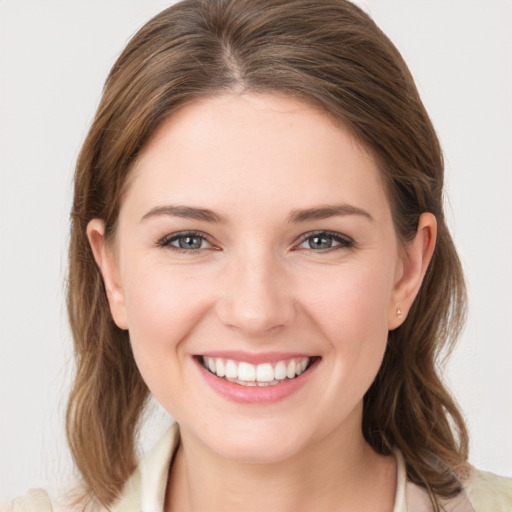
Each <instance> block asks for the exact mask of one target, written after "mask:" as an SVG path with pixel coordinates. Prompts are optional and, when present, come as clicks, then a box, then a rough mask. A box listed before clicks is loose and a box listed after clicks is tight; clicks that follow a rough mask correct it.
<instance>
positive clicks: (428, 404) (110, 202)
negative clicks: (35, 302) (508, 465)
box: [67, 0, 468, 505]
mask: <svg viewBox="0 0 512 512" xmlns="http://www.w3.org/2000/svg"><path fill="white" fill-rule="evenodd" d="M244 91H251V92H270V93H272V92H280V93H285V94H287V95H289V96H292V97H295V98H298V99H301V100H304V101H306V102H309V103H310V104H313V105H315V106H316V107H317V108H319V109H321V110H323V111H324V112H326V113H328V114H329V115H330V116H332V117H334V118H335V119H337V120H338V121H340V122H342V123H343V124H344V125H345V126H346V127H348V129H349V130H350V131H351V132H352V133H353V134H354V135H355V136H356V137H357V138H358V139H359V140H360V141H362V142H363V143H364V144H365V145H366V146H367V147H369V148H370V149H371V151H372V152H373V154H374V155H375V157H376V159H377V160H378V162H379V164H380V168H381V170H382V173H383V176H384V177H385V181H386V183H387V186H388V192H389V197H390V203H391V207H392V210H393V216H394V222H395V226H396V231H397V233H398V235H399V238H400V239H401V240H402V241H403V242H406V241H407V240H410V239H411V238H412V237H413V236H414V234H415V232H416V228H417V223H418V218H419V216H420V214H421V213H423V212H426V211H428V212H432V213H434V214H435V216H436V218H437V223H438V239H437V246H436V250H435V253H434V256H433V259H432V261H431V264H430V267H429V269H428V271H427V274H426V277H425V280H424V282H423V285H422V287H421V290H420V292H419V295H418V297H417V298H416V300H415V302H414V304H413V307H412V309H411V310H410V312H409V314H408V316H407V318H406V320H405V322H404V323H403V325H401V326H400V327H399V328H398V329H396V330H394V331H392V332H390V333H389V342H388V347H387V350H386V354H385V357H384V362H383V364H382V367H381V369H380V371H379V373H378V375H377V378H376V380H375V382H374V383H373V385H372V386H371V388H370V389H369V391H368V392H367V394H366V395H365V398H364V412H363V425H362V428H363V432H364V436H365V438H366V439H367V441H368V443H369V444H370V445H371V446H372V447H373V448H374V449H375V450H376V451H377V452H379V453H382V454H389V453H391V451H392V450H393V449H394V448H395V447H398V448H399V449H400V450H401V452H402V453H403V455H404V458H405V461H406V467H407V474H408V477H409V479H410V480H412V481H413V482H415V483H417V484H419V485H422V486H424V487H426V488H427V489H428V491H429V492H430V493H431V495H432V494H436V495H438V496H442V497H448V496H452V495H455V494H457V493H458V492H459V491H460V488H461V486H460V483H459V476H460V474H461V472H462V470H463V469H464V467H465V463H466V461H467V451H468V439H467V432H466V428H465V425H464V421H463V419H462V417H461V414H460V413H459V411H458V409H457V406H456V404H455V403H454V401H453V399H452V397H451V396H450V394H449V392H448V391H447V390H446V389H445V387H444V386H443V384H442V382H441V380H440V378H439V375H438V368H437V366H438V359H439V356H440V354H441V353H442V352H444V350H449V348H450V347H451V345H452V343H453V341H454V340H455V338H456V336H457V335H458V333H459V331H460V328H461V325H462V323H463V319H464V313H465V288H464V280H463V276H462V271H461V266H460V263H459V259H458V257H457V253H456V251H455V248H454V246H453V242H452V239H451V237H450V234H449V232H448V229H447V227H446V224H445V219H444V215H443V205H442V201H443V197H442V189H443V159H442V154H441V149H440V146H439V142H438V139H437V137H436V134H435V131H434V129H433V127H432V124H431V122H430V119H429V117H428V115H427V113H426V111H425V108H424V107H423V104H422V102H421V100H420V98H419V95H418V92H417V90H416V87H415V84H414V81H413V79H412V77H411V75H410V73H409V71H408V69H407V66H406V65H405V63H404V61H403V59H402V58H401V56H400V54H399V52H398V50H397V49H396V48H395V47H394V46H393V44H392V43H391V42H390V41H389V40H388V38H387V37H386V36H385V35H384V34H383V33H382V32H381V31H380V30H379V28H378V27H377V26H376V25H375V24H374V22H373V21H372V20H371V19H370V18H369V16H368V15H366V14H365V13H364V12H363V11H361V10H360V9H359V8H358V7H355V6H354V5H352V4H351V3H349V2H347V1H345V0H287V1H283V0H185V1H183V2H180V3H178V4H176V5H174V6H172V7H170V8H169V9H167V10H165V11H163V12H162V13H160V14H159V15H157V16H156V17H155V18H153V19H152V20H150V21H149V22H148V23H147V24H146V25H145V26H144V27H143V28H142V29H141V30H140V31H139V32H138V33H137V34H136V35H135V36H134V38H133V39H132V40H131V41H130V43H129V44H128V46H127V47H126V49H125V50H124V52H123V53H122V54H121V56H120V57H119V59H118V60H117V62H116V63H115V65H114V67H113V69H112V71H111V73H110V75H109V77H108V79H107V81H106V85H105V89H104V93H103V98H102V101H101V103H100V106H99V108H98V112H97V114H96V117H95V119H94V122H93V124H92V127H91V129H90V131H89V134H88V136H87V138H86V140H85V143H84V145H83V148H82V151H81V153H80V156H79V159H78V163H77V167H76V175H75V192H74V204H73V210H72V227H71V243H70V250H69V285H68V309H69V318H70V323H71V328H72V332H73V337H74V343H75V353H76V366H77V369H76V378H75V381H74V386H73V389H72V392H71V396H70V399H69V405H68V411H67V435H68V440H69V445H70V447H71V451H72V454H73V457H74V460H75V463H76V465H77V467H78V469H79V471H80V473H81V475H82V481H83V485H84V492H85V495H86V497H88V498H90V499H91V498H94V499H96V500H98V501H100V502H101V503H103V504H106V505H108V504H111V503H112V502H113V501H114V500H115V499H116V497H117V496H118V494H119V492H120V490H121V488H122V486H123V483H124V482H125V481H126V479H127V478H128V477H129V475H130V474H131V472H132V471H133V469H134V467H135V464H136V456H135V441H136V437H137V428H138V424H139V420H140V416H141V413H142V411H143V409H144V406H145V403H146V401H147V398H148V395H149V391H148V389H147V387H146V385H145V383H144V382H143V380H142V378H141V376H140V374H139V372H138V369H137V367H136V364H135V361H134V358H133V355H132V352H131V348H130V342H129V336H128V333H127V332H126V331H123V330H121V329H119V328H118V327H117V326H116V325H115V324H114V322H113V320H112V318H111V315H110V312H109V307H108V303H107V299H106V295H105V291H104V287H103V283H102V279H101V275H100V273H99V270H98V268H97V266H96V264H95V262H94V259H93V255H92V252H91V248H90V246H89V243H88V240H87V236H86V226H87V224H88V222H89V221H90V220H91V219H93V218H101V219H103V220H104V221H105V223H106V237H107V239H109V238H111V237H112V236H113V235H114V234H115V229H116V220H117V216H118V212H119V207H120V202H121V199H122V196H123V193H124V189H125V188H126V187H127V176H128V175H129V172H130V169H131V166H132V164H133V162H134V161H135V159H136V158H137V155H138V153H139V152H140V150H141V148H143V147H144V145H145V144H146V143H147V141H148V139H149V138H150V137H151V135H152V134H153V132H154V131H155V129H156V128H157V127H158V126H159V125H160V123H161V122H162V121H163V120H164V119H166V118H167V117H168V116H170V115H172V113H173V112H175V111H176V110H177V109H178V108H179V107H181V106H183V105H184V104H185V103H187V102H191V101H194V99H195V98H199V97H204V96H207V95H212V94H219V93H222V92H235V93H242V92H244ZM458 475H459V476H458ZM434 501H435V500H434Z"/></svg>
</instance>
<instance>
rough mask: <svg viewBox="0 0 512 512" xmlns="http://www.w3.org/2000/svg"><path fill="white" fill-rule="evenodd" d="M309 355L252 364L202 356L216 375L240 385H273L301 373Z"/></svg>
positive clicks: (204, 362) (206, 365)
mask: <svg viewBox="0 0 512 512" xmlns="http://www.w3.org/2000/svg"><path fill="white" fill-rule="evenodd" d="M308 363H309V357H302V358H293V359H289V360H284V361H277V362H276V363H262V364H258V365H254V364H251V363H246V362H245V361H240V362H237V361H233V360H232V359H221V358H218V357H206V356H205V357H203V366H204V367H205V368H207V369H209V370H210V371H211V372H212V373H214V374H215V375H217V376H218V377H225V378H226V379H227V380H229V381H231V382H236V383H238V384H241V385H242V386H273V385H275V384H279V382H282V381H284V380H285V379H293V378H295V377H296V376H299V375H300V374H301V373H303V372H304V371H305V370H306V368H307V366H308Z"/></svg>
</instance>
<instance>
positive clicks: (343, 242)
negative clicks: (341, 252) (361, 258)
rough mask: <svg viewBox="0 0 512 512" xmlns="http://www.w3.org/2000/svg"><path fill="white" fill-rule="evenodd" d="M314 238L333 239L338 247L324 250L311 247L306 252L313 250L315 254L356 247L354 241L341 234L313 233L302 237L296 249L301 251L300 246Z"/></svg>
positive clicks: (328, 232) (332, 232)
mask: <svg viewBox="0 0 512 512" xmlns="http://www.w3.org/2000/svg"><path fill="white" fill-rule="evenodd" d="M314 237H318V238H328V239H332V240H334V241H335V242H337V245H334V246H331V247H327V248H324V249H313V248H312V247H310V248H309V249H306V250H312V251H314V252H327V251H331V250H336V249H342V248H350V247H354V246H355V243H354V240H352V238H350V237H348V236H346V235H342V234H341V233H337V232H335V231H312V232H309V233H305V234H304V235H302V237H301V239H300V242H299V244H298V245H297V246H295V247H297V249H299V250H300V249H301V247H300V246H301V245H302V244H303V243H304V242H306V241H307V240H309V239H312V238H314ZM302 249H304V248H302Z"/></svg>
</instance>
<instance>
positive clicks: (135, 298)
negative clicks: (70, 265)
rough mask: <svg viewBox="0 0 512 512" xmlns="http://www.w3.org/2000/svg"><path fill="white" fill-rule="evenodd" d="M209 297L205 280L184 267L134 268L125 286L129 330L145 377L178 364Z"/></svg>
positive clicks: (156, 265)
mask: <svg viewBox="0 0 512 512" xmlns="http://www.w3.org/2000/svg"><path fill="white" fill-rule="evenodd" d="M208 296H209V294H208V293H207V292H206V291H205V289H204V282H202V280H201V279H200V278H194V277H193V276H191V273H190V272H186V270H185V269H183V271H176V269H174V270H173V272H170V271H169V270H168V269H166V268H165V265H159V264H155V265H149V266H148V265H145V266H144V267H142V268H137V267H135V268H134V267H133V266H132V267H131V272H130V275H129V279H127V280H126V286H125V301H126V311H127V318H128V330H129V333H130V340H131V344H132V348H133V352H134V356H135V359H136V362H137V365H138V366H139V369H140V371H141V373H142V375H143V376H144V378H146V376H147V377H148V378H150V379H151V378H153V376H155V377H157V376H158V375H160V373H161V371H162V369H163V368H168V367H169V365H174V364H176V362H177V360H176V357H175V356H176V355H180V353H181V352H182V348H183V345H184V344H182V342H183V340H185V339H186V337H187V336H188V335H190V333H191V332H192V331H193V330H194V326H195V325H196V324H197V323H198V322H199V320H200V318H201V316H202V315H203V314H204V312H205V310H207V309H208ZM164 362H165V363H164ZM162 363H164V364H162ZM148 384H149V383H148ZM150 387H151V386H150Z"/></svg>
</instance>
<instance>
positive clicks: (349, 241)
mask: <svg viewBox="0 0 512 512" xmlns="http://www.w3.org/2000/svg"><path fill="white" fill-rule="evenodd" d="M321 234H324V235H327V236H331V237H333V238H338V239H341V240H343V241H344V242H347V244H352V245H353V244H355V241H354V240H353V238H352V237H350V236H348V235H345V234H343V233H340V232H338V231H330V230H326V229H315V230H312V231H308V232H306V233H303V234H301V235H300V236H299V237H297V238H296V241H295V242H294V243H293V246H294V247H295V246H296V245H297V244H301V243H303V242H304V241H305V240H307V239H308V238H310V237H312V236H315V235H321ZM187 235H188V236H197V237H201V238H203V239H204V240H206V241H207V242H208V243H209V244H210V245H212V246H214V245H217V244H216V243H215V242H214V241H212V237H211V236H210V235H208V234H207V233H205V232H203V231H197V230H183V231H176V232H174V233H169V234H167V235H165V236H163V237H161V238H159V239H158V240H157V245H159V246H165V245H168V244H169V242H170V241H172V240H173V239H176V238H179V237H180V236H187Z"/></svg>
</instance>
